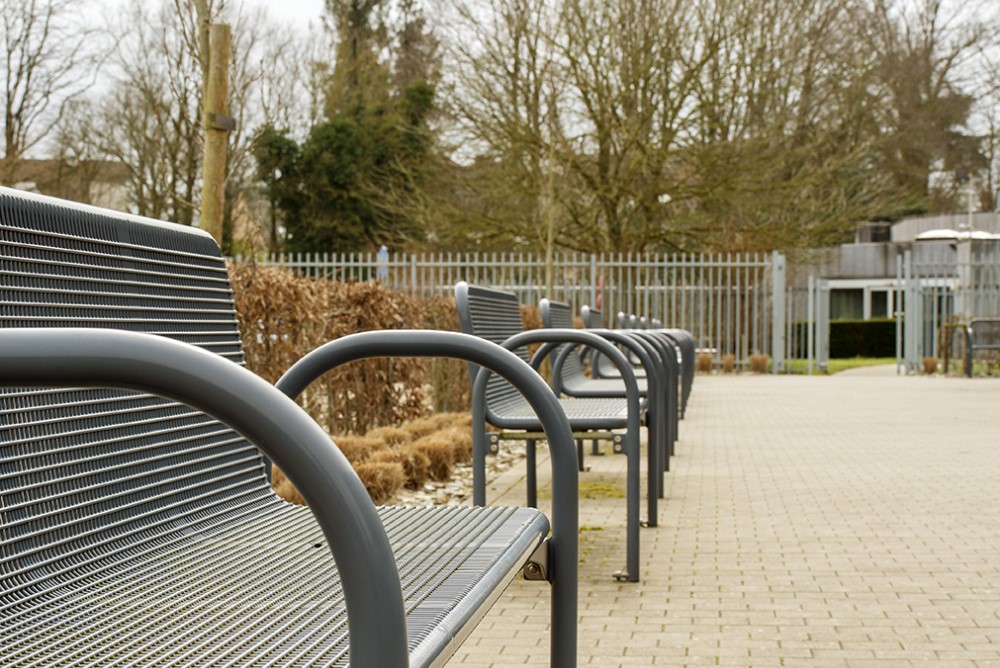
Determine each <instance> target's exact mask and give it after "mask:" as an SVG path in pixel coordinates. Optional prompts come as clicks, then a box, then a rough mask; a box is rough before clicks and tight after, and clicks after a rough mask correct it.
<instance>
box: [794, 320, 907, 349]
mask: <svg viewBox="0 0 1000 668" xmlns="http://www.w3.org/2000/svg"><path fill="white" fill-rule="evenodd" d="M808 331H809V330H808V324H807V323H805V322H803V321H797V322H794V323H792V331H791V332H790V336H791V337H792V341H791V356H792V357H793V358H798V359H805V358H806V357H807V356H808V352H807V342H808ZM895 356H896V321H895V320H892V319H891V318H880V319H872V320H833V321H831V322H830V357H831V358H844V357H895Z"/></svg>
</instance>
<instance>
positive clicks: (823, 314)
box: [816, 278, 830, 372]
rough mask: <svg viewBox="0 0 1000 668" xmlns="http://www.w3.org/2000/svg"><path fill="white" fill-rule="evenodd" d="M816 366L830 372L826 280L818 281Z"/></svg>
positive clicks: (828, 285)
mask: <svg viewBox="0 0 1000 668" xmlns="http://www.w3.org/2000/svg"><path fill="white" fill-rule="evenodd" d="M816 366H817V367H818V368H819V370H820V371H824V372H825V371H829V370H830V283H829V281H827V279H825V278H820V279H818V280H817V281H816Z"/></svg>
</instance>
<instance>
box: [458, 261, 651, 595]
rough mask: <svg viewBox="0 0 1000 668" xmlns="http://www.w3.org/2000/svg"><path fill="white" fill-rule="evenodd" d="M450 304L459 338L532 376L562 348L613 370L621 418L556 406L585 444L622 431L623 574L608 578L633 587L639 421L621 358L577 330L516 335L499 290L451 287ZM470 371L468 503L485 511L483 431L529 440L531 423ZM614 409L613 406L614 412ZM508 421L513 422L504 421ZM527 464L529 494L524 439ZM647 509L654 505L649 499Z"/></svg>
mask: <svg viewBox="0 0 1000 668" xmlns="http://www.w3.org/2000/svg"><path fill="white" fill-rule="evenodd" d="M455 298H456V305H457V308H458V316H459V325H460V327H461V329H462V331H463V332H465V333H466V334H471V335H473V336H478V337H481V338H486V339H488V340H490V341H493V342H494V343H497V344H499V345H501V346H503V347H504V348H506V349H508V350H512V351H515V352H516V353H517V354H518V355H519V356H520V357H522V359H524V360H527V361H530V362H531V364H532V366H533V367H535V368H537V367H538V366H539V365H540V364H541V361H542V359H543V358H544V356H545V355H547V354H548V353H549V352H551V351H553V350H554V348H555V347H557V346H558V345H561V344H566V343H576V344H584V345H587V346H590V347H592V348H594V349H595V350H600V351H601V353H602V354H604V355H606V356H607V357H608V359H609V360H611V362H612V363H613V364H615V365H616V366H617V368H618V369H620V371H621V374H622V378H623V379H624V382H625V385H626V395H627V396H626V398H625V400H624V401H625V414H624V416H623V415H622V414H621V413H620V412H619V411H618V409H615V408H612V407H611V404H610V403H608V404H607V405H606V406H603V407H598V408H600V410H602V411H608V412H604V413H598V414H590V415H587V416H586V417H581V416H580V415H579V411H578V410H577V409H576V408H575V406H579V405H583V404H584V402H585V401H587V400H581V399H572V398H564V399H560V400H559V402H560V405H561V406H562V407H563V408H564V410H565V411H566V416H567V419H568V420H569V424H570V427H571V428H572V430H573V432H574V434H575V435H576V436H577V437H578V438H579V437H585V433H586V432H587V431H592V430H608V429H619V428H622V427H624V428H625V436H624V439H623V445H622V450H623V452H624V454H625V456H626V457H627V462H628V463H627V470H626V566H625V569H624V570H620V571H616V572H615V573H614V577H615V578H616V579H618V580H627V581H629V582H638V581H639V529H640V526H641V525H642V523H643V522H642V520H641V519H640V517H639V508H640V495H641V489H640V487H641V486H640V464H639V457H640V444H639V429H640V426H641V422H642V418H643V413H644V412H643V408H642V402H641V397H640V396H639V388H638V385H637V383H636V380H635V376H634V374H633V373H632V370H631V366H630V365H629V364H628V361H627V360H626V359H625V356H624V355H623V354H622V353H621V352H620V351H619V350H618V349H617V348H616V347H615V346H614V345H613V344H611V343H609V342H608V341H606V340H604V339H602V338H601V337H599V336H596V335H594V334H592V333H587V332H584V331H582V330H578V329H570V330H563V329H548V330H531V331H523V325H522V324H521V315H520V304H519V303H518V301H517V297H516V295H514V294H513V293H509V292H504V291H501V290H493V289H490V288H484V287H479V286H472V285H469V284H468V283H466V282H465V281H461V282H459V283H458V284H457V285H456V286H455ZM534 343H538V344H551V345H550V346H549V347H548V348H546V347H545V346H544V345H543V346H542V348H540V349H539V351H538V352H537V353H536V355H535V357H534V358H533V359H531V360H528V355H527V348H526V346H527V345H529V344H534ZM482 371H483V370H482V369H476V368H475V367H472V368H471V369H470V376H471V378H472V386H473V387H472V453H473V462H472V465H473V503H475V504H477V505H483V504H485V503H486V484H485V470H486V456H487V454H488V452H489V445H488V437H487V435H486V424H487V423H489V424H491V425H493V426H495V427H499V428H501V429H518V430H525V431H527V432H529V434H530V433H532V432H537V431H538V422H537V419H536V418H534V417H533V416H531V415H530V411H526V410H525V408H526V407H524V406H523V402H521V401H520V400H519V399H517V398H516V397H515V396H512V395H511V393H510V392H509V391H507V390H505V389H504V383H503V382H502V381H501V380H500V379H497V378H496V377H495V376H494V375H493V374H491V373H490V372H489V371H488V370H485V372H482ZM590 401H591V402H595V401H597V402H599V401H604V402H609V401H618V400H606V399H605V400H590ZM618 405H619V406H620V403H619V404H618ZM512 416H516V417H512ZM525 440H526V441H527V442H528V453H529V458H528V461H527V462H526V464H527V468H528V473H529V480H528V487H529V490H530V488H531V487H532V485H533V480H534V478H533V467H534V458H533V457H531V456H530V455H531V449H532V447H533V440H534V439H533V438H532V436H530V435H529V436H526V437H525ZM647 496H648V497H656V496H657V490H656V489H655V487H654V488H652V489H650V490H649V491H648V495H647ZM653 508H655V498H654V499H653Z"/></svg>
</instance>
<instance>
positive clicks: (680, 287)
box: [235, 252, 784, 363]
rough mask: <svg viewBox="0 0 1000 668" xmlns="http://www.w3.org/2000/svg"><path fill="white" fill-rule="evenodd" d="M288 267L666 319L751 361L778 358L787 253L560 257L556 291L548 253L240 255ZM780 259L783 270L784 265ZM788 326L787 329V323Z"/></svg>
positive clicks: (425, 290) (438, 291) (709, 345)
mask: <svg viewBox="0 0 1000 668" xmlns="http://www.w3.org/2000/svg"><path fill="white" fill-rule="evenodd" d="M235 260H236V262H249V261H253V262H257V263H258V264H262V265H269V266H282V267H287V268H289V269H291V270H293V271H295V272H296V273H298V274H300V275H304V276H310V277H317V278H319V277H322V278H330V279H335V280H345V281H351V280H354V281H379V282H382V283H384V284H386V285H388V286H390V287H392V288H393V289H396V290H401V291H404V292H409V293H410V294H413V295H416V296H423V297H427V296H434V295H447V296H450V295H451V294H452V293H453V291H454V286H455V284H456V283H457V282H458V281H460V280H464V281H468V282H469V283H472V284H475V285H483V286H488V287H493V288H498V289H502V290H507V291H510V292H513V293H515V294H516V295H517V296H518V299H519V300H520V301H521V303H522V304H537V303H538V301H539V300H540V299H541V298H543V297H548V298H550V299H554V300H557V301H562V302H565V303H567V304H569V305H570V307H571V308H572V310H573V313H577V314H578V313H579V312H580V307H581V306H584V305H589V306H593V307H597V308H600V309H602V310H603V311H604V312H605V313H606V314H608V315H609V316H612V317H613V316H614V314H615V313H617V312H618V311H624V312H626V313H637V314H642V315H646V316H648V317H650V318H658V319H660V320H661V321H662V322H663V323H664V324H665V325H667V326H670V327H678V328H682V329H686V330H688V331H690V332H691V334H692V336H693V337H694V340H695V342H696V345H697V346H698V347H699V348H704V349H712V350H714V351H715V354H716V355H717V356H719V357H721V356H722V355H727V354H732V355H735V356H736V359H737V360H738V361H739V362H740V363H743V362H744V361H745V360H746V359H747V358H748V357H749V356H750V355H752V354H766V355H772V348H773V341H774V340H775V339H774V331H773V328H774V327H775V325H776V324H778V323H783V322H784V317H783V315H784V314H783V312H782V313H781V316H779V318H778V319H777V320H776V319H775V306H776V303H781V302H782V300H778V302H775V300H774V298H773V297H774V292H775V285H779V286H780V287H779V293H780V294H782V295H783V294H784V258H783V257H782V256H781V255H780V254H777V253H773V254H754V253H726V254H708V253H705V254H697V255H682V254H676V253H670V254H667V253H600V254H586V253H556V255H555V257H554V259H553V262H552V275H551V286H550V285H549V277H548V272H547V265H546V261H545V256H544V254H542V253H537V254H536V253H386V252H381V253H310V254H288V255H285V254H274V255H260V256H257V257H254V258H242V257H237V258H235ZM776 262H780V267H779V269H778V271H775V263H776ZM782 327H783V325H782Z"/></svg>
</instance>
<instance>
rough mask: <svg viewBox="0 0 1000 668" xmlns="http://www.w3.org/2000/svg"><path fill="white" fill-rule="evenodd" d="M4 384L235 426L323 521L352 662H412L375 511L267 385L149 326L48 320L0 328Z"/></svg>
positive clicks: (294, 410) (301, 417) (297, 413)
mask: <svg viewBox="0 0 1000 668" xmlns="http://www.w3.org/2000/svg"><path fill="white" fill-rule="evenodd" d="M0 384H3V385H12V386H36V387H37V386H43V387H114V388H121V389H128V390H138V391H140V392H148V393H151V394H156V395H159V396H162V397H167V398H170V399H174V400H176V401H180V402H183V403H185V404H188V405H190V406H193V407H195V408H198V409H200V410H202V411H204V412H205V413H208V414H210V415H212V416H213V417H215V418H218V419H219V420H220V421H222V422H225V423H227V424H229V425H231V426H232V427H233V428H234V429H236V431H238V432H240V433H241V434H243V435H244V436H246V437H247V439H249V440H250V441H251V442H253V443H254V444H255V445H257V446H258V447H259V448H260V449H261V450H263V451H264V452H265V453H266V454H267V455H268V456H269V457H271V458H273V459H274V460H275V461H276V462H277V463H278V465H279V466H281V468H282V470H283V471H285V472H286V473H287V474H288V477H289V478H290V479H291V481H292V482H293V483H294V484H295V486H296V487H297V488H298V489H299V491H300V492H302V496H303V497H304V498H305V499H306V501H307V502H308V504H309V507H310V509H311V510H312V512H313V514H314V515H315V516H316V520H317V522H318V523H319V525H320V527H321V528H322V529H323V533H324V534H325V535H326V539H327V542H328V544H329V545H330V548H331V551H332V552H333V558H334V560H335V562H336V564H337V570H338V571H339V572H340V574H341V579H342V582H343V588H344V598H345V603H346V605H347V612H348V625H349V626H348V628H349V632H350V648H351V662H352V663H353V664H354V665H359V666H406V665H408V663H409V651H408V649H407V642H406V617H405V612H404V609H403V595H402V591H401V588H400V584H399V577H398V574H397V570H396V562H395V559H394V558H393V554H392V549H391V548H390V546H389V539H388V537H387V536H386V533H385V530H384V528H383V526H382V522H381V520H380V519H379V515H378V512H377V511H376V509H375V506H374V505H373V504H372V502H371V499H370V498H369V496H368V494H367V492H366V491H365V488H364V486H363V485H362V484H361V481H360V480H359V479H358V477H357V475H355V473H354V470H353V469H352V468H351V465H350V463H348V461H347V459H346V458H345V457H344V456H343V454H341V452H340V451H339V450H338V449H337V448H336V446H335V445H334V444H333V442H332V441H331V440H330V438H329V436H327V435H326V433H325V432H324V431H323V430H322V429H321V428H320V427H319V426H318V425H317V424H316V423H315V422H313V421H312V419H310V418H309V416H308V415H307V414H306V413H305V412H304V411H303V410H302V409H301V408H299V407H298V406H297V405H296V404H295V402H293V401H292V400H291V399H289V398H288V397H286V396H285V395H283V394H282V393H281V392H279V391H278V390H276V389H275V388H274V387H272V386H271V385H270V384H269V383H267V382H266V381H264V380H263V379H261V378H259V377H258V376H256V375H255V374H253V373H252V372H250V371H247V370H246V369H244V368H242V367H240V366H238V365H236V364H233V363H232V362H230V361H228V360H226V359H224V358H222V357H219V356H218V355H215V354H213V353H210V352H208V351H205V350H201V349H199V348H196V347H194V346H191V345H188V344H185V343H180V342H177V341H173V340H170V339H166V338H163V337H160V336H154V335H152V334H138V333H134V332H123V331H116V330H102V329H74V328H60V329H49V328H46V329H7V330H3V331H0ZM373 573H377V574H378V577H372V574H373Z"/></svg>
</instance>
